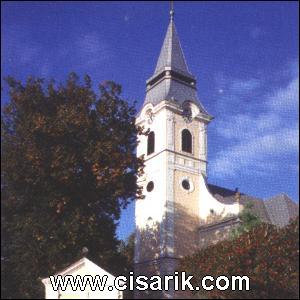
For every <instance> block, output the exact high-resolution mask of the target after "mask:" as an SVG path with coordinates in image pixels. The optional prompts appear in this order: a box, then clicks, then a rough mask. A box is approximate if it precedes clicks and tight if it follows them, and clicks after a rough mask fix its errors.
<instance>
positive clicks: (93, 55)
mask: <svg viewBox="0 0 300 300" xmlns="http://www.w3.org/2000/svg"><path fill="white" fill-rule="evenodd" d="M75 44H76V45H75V46H76V49H75V51H77V53H76V56H77V57H78V62H79V63H80V64H84V65H85V67H92V66H96V65H99V63H101V62H103V61H106V60H107V59H109V58H110V57H111V54H112V53H111V51H110V47H109V45H108V44H107V43H106V42H105V40H104V39H103V38H101V37H100V36H99V34H98V33H96V32H91V33H87V34H85V35H83V36H80V37H79V38H78V39H77V41H76V43H75Z"/></svg>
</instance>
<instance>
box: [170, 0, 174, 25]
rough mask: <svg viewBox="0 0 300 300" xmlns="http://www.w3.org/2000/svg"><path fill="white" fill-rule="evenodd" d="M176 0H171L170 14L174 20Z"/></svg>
mask: <svg viewBox="0 0 300 300" xmlns="http://www.w3.org/2000/svg"><path fill="white" fill-rule="evenodd" d="M174 14H175V12H174V1H170V16H171V21H173V20H174Z"/></svg>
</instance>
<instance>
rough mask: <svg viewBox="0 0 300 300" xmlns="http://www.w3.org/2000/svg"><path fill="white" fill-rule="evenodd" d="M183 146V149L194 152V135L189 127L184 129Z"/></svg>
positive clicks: (182, 134) (182, 135)
mask: <svg viewBox="0 0 300 300" xmlns="http://www.w3.org/2000/svg"><path fill="white" fill-rule="evenodd" d="M181 147H182V151H184V152H189V153H192V135H191V133H190V132H189V131H188V130H187V129H184V130H182V133H181Z"/></svg>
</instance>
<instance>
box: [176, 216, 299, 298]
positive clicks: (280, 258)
mask: <svg viewBox="0 0 300 300" xmlns="http://www.w3.org/2000/svg"><path fill="white" fill-rule="evenodd" d="M180 269H181V270H182V271H186V272H187V273H189V274H191V275H194V278H195V280H196V281H195V282H194V284H195V285H197V284H199V282H200V280H201V279H202V278H203V277H204V276H207V275H211V276H213V277H215V278H216V277H217V276H221V275H225V276H227V277H230V276H233V275H235V276H236V275H240V276H243V275H245V276H248V277H249V278H250V291H231V290H226V291H219V290H218V289H213V290H212V291H204V290H201V292H195V293H198V296H201V297H205V298H211V299H299V294H298V288H299V219H297V220H295V221H293V222H292V223H291V224H290V225H288V226H286V227H285V228H282V229H278V228H276V227H274V226H272V225H268V224H264V223H262V224H260V225H258V226H256V227H253V228H252V229H251V230H250V231H249V232H247V233H243V234H241V235H240V236H239V237H238V238H236V239H235V240H233V241H229V240H227V241H223V242H220V243H218V244H216V245H214V246H210V247H208V248H206V249H203V250H201V251H199V252H197V253H196V254H195V255H193V256H190V257H186V258H185V259H183V260H182V262H181V266H180Z"/></svg>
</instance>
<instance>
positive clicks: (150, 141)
mask: <svg viewBox="0 0 300 300" xmlns="http://www.w3.org/2000/svg"><path fill="white" fill-rule="evenodd" d="M154 149H155V134H154V132H153V131H151V132H150V133H149V135H148V145H147V155H149V154H151V153H153V152H154Z"/></svg>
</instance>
